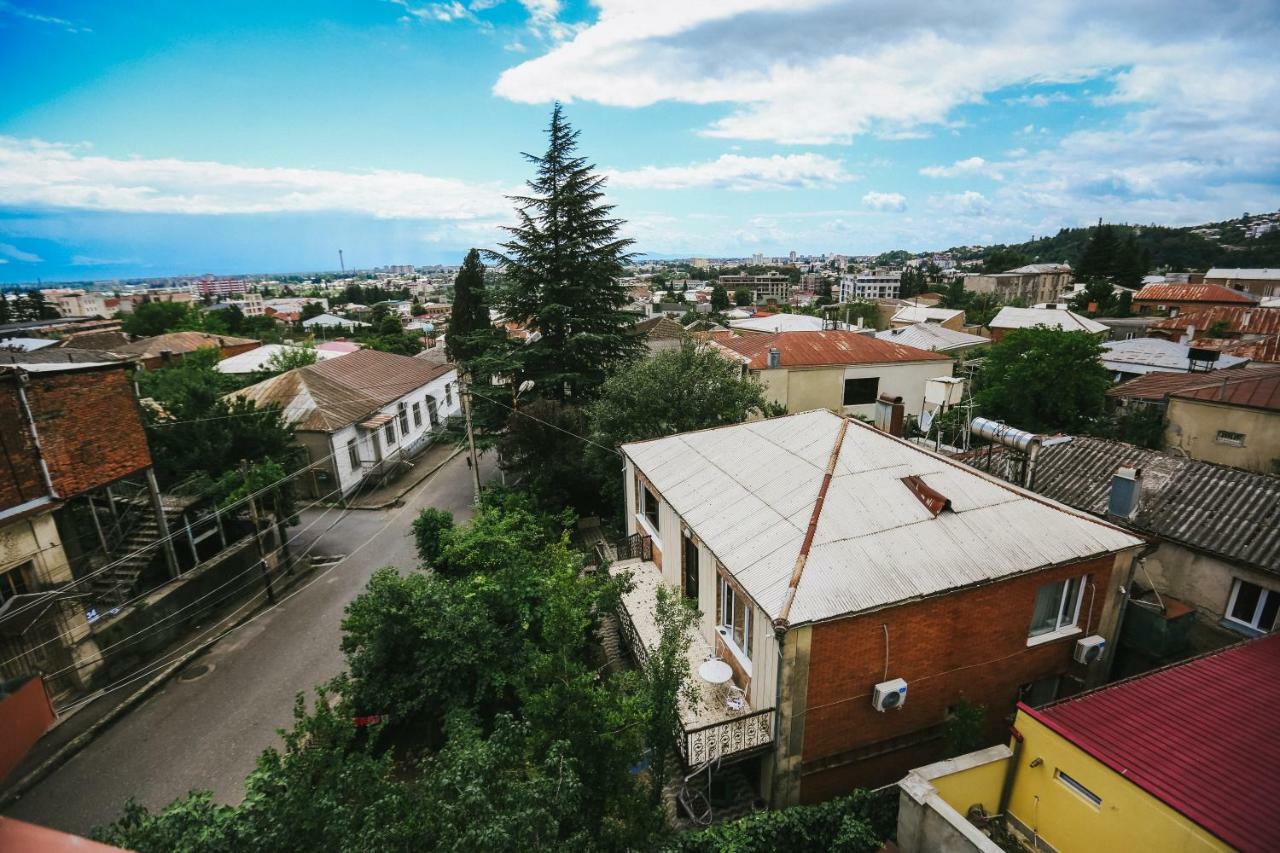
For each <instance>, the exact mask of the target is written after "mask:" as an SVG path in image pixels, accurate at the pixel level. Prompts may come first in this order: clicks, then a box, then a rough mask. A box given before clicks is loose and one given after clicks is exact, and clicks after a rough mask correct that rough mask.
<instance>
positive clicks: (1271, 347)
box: [1196, 335, 1280, 364]
mask: <svg viewBox="0 0 1280 853" xmlns="http://www.w3.org/2000/svg"><path fill="white" fill-rule="evenodd" d="M1196 346H1198V347H1207V348H1209V349H1216V350H1218V351H1219V352H1222V353H1224V354H1226V355H1234V356H1239V357H1240V358H1247V359H1250V360H1251V361H1255V362H1266V363H1268V364H1275V363H1277V362H1280V335H1268V336H1267V337H1265V338H1256V339H1254V340H1247V341H1245V340H1237V339H1235V338H1197V339H1196Z"/></svg>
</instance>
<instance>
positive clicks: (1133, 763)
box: [1018, 634, 1280, 851]
mask: <svg viewBox="0 0 1280 853" xmlns="http://www.w3.org/2000/svg"><path fill="white" fill-rule="evenodd" d="M1277 708H1280V634H1272V635H1270V636H1267V637H1263V638H1261V639H1258V640H1253V641H1251V642H1248V643H1242V644H1240V645H1236V646H1231V647H1229V648H1226V649H1223V650H1221V651H1218V652H1214V653H1212V654H1209V655H1206V656H1204V657H1200V658H1196V659H1194V660H1190V661H1185V662H1183V663H1180V664H1175V665H1174V666H1170V667H1166V668H1164V669H1160V670H1156V671H1155V672H1150V673H1147V674H1146V675H1142V676H1138V677H1137V678H1132V679H1128V680H1126V681H1120V682H1117V683H1116V684H1112V685H1109V686H1107V687H1103V688H1100V689H1098V690H1093V691H1090V692H1088V693H1084V694H1081V695H1079V696H1076V697H1074V698H1071V699H1067V700H1064V701H1062V702H1058V703H1056V704H1053V705H1049V706H1046V707H1044V708H1041V709H1040V710H1038V711H1037V710H1034V709H1032V708H1029V707H1027V706H1026V705H1019V706H1018V710H1019V711H1020V712H1021V713H1024V714H1026V715H1028V716H1030V717H1031V718H1033V719H1035V720H1038V721H1040V722H1041V723H1043V724H1044V725H1046V726H1048V727H1049V728H1050V729H1052V730H1053V731H1055V732H1057V733H1058V734H1059V735H1061V736H1062V737H1064V738H1066V739H1067V740H1069V741H1070V742H1071V743H1073V744H1075V745H1076V746H1077V747H1079V748H1080V749H1082V750H1084V751H1085V752H1087V753H1088V754H1089V755H1091V756H1093V757H1094V758H1096V759H1097V760H1098V761H1101V762H1102V763H1103V764H1105V765H1107V766H1108V767H1110V768H1111V769H1112V770H1114V771H1115V772H1117V773H1119V774H1121V775H1123V776H1124V777H1125V778H1126V779H1128V780H1129V781H1130V782H1132V783H1133V784H1134V785H1137V786H1138V787H1139V788H1141V789H1142V790H1144V791H1146V792H1147V793H1149V794H1151V795H1152V796H1153V797H1156V798H1157V799H1159V800H1160V801H1162V802H1163V803H1165V804H1166V805H1168V806H1169V807H1171V808H1173V809H1175V810H1177V811H1178V812H1180V813H1182V814H1183V815H1185V816H1186V817H1187V818H1189V819H1190V820H1192V821H1194V822H1195V823H1197V824H1199V825H1200V826H1202V827H1204V828H1205V829H1206V830H1208V831H1209V832H1211V833H1213V834H1214V835H1215V836H1217V837H1218V838H1220V839H1222V840H1223V841H1225V842H1226V843H1228V844H1230V845H1232V846H1233V847H1236V848H1239V849H1240V850H1245V851H1262V850H1275V849H1276V840H1277V839H1280V737H1277V734H1276V726H1277V719H1278V717H1277V713H1278V712H1277Z"/></svg>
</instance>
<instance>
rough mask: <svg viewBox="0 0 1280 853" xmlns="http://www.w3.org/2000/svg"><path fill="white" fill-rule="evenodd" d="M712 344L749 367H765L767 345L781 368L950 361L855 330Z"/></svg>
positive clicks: (720, 340)
mask: <svg viewBox="0 0 1280 853" xmlns="http://www.w3.org/2000/svg"><path fill="white" fill-rule="evenodd" d="M715 343H716V344H718V345H719V346H721V347H723V348H725V349H727V350H729V351H730V352H731V353H732V354H734V355H736V356H739V357H741V358H743V359H745V360H746V361H747V366H748V367H749V368H751V369H752V370H763V369H765V368H767V367H768V366H769V348H770V347H777V348H778V355H779V357H780V364H781V366H782V367H784V368H787V367H825V366H828V365H838V364H887V363H892V362H908V361H950V360H951V357H950V356H948V355H945V354H943V353H940V352H930V351H929V350H923V349H916V348H915V347H909V346H905V345H903V344H895V343H892V342H890V341H882V340H880V339H878V338H875V337H873V336H871V335H862V334H858V333H857V332H845V331H829V332H775V333H774V334H771V335H767V334H751V335H740V336H737V337H728V338H716V339H715Z"/></svg>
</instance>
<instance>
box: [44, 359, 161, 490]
mask: <svg viewBox="0 0 1280 853" xmlns="http://www.w3.org/2000/svg"><path fill="white" fill-rule="evenodd" d="M27 400H28V402H29V403H30V405H31V411H32V415H33V416H34V417H35V421H36V430H37V432H38V433H39V436H40V447H41V449H42V451H43V452H44V457H45V462H46V464H47V465H48V466H49V475H50V476H51V477H52V478H53V486H54V489H56V490H57V492H58V495H59V496H60V497H64V498H65V497H71V496H73V495H77V494H80V493H82V492H85V491H88V490H90V489H94V488H97V487H99V486H103V485H106V484H108V483H111V482H114V481H116V480H118V479H120V478H121V477H125V476H128V475H129V474H133V473H135V472H137V471H140V470H141V469H143V468H146V467H147V466H149V465H150V464H151V453H150V451H149V450H148V449H147V437H146V433H145V432H144V431H143V428H142V415H141V413H140V412H139V410H138V403H137V400H136V399H135V397H134V393H133V385H132V383H130V382H129V379H128V376H127V375H126V374H125V370H124V368H123V367H110V368H104V369H98V370H76V371H69V372H66V373H43V374H42V373H33V374H30V376H29V381H28V384H27Z"/></svg>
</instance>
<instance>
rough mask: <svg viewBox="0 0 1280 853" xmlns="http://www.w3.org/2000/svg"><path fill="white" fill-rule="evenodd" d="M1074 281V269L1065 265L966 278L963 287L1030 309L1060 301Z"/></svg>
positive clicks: (1040, 266) (1044, 266) (1032, 265)
mask: <svg viewBox="0 0 1280 853" xmlns="http://www.w3.org/2000/svg"><path fill="white" fill-rule="evenodd" d="M1071 281H1072V274H1071V267H1069V266H1067V265H1066V264H1029V265H1027V266H1025V267H1018V268H1017V269H1013V270H1009V271H1008V272H1002V273H988V274H983V275H967V276H965V277H964V287H965V290H967V291H969V292H970V293H985V294H989V295H991V296H994V297H995V298H996V301H998V302H1001V303H1004V304H1006V305H1008V304H1012V303H1014V302H1018V303H1021V304H1022V305H1023V306H1028V305H1036V304H1038V303H1041V302H1057V301H1058V298H1059V296H1060V295H1061V294H1062V293H1063V292H1064V291H1067V290H1070V289H1071Z"/></svg>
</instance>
